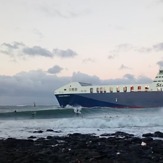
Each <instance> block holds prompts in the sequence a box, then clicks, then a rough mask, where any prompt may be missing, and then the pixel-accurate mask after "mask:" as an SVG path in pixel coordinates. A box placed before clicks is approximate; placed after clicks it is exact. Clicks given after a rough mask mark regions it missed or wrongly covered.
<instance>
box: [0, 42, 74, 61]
mask: <svg viewBox="0 0 163 163" xmlns="http://www.w3.org/2000/svg"><path fill="white" fill-rule="evenodd" d="M0 52H2V53H4V54H7V55H9V56H11V57H25V56H30V57H32V56H43V57H50V58H52V57H55V56H58V57H61V58H71V57H74V56H76V55H77V53H76V52H75V51H73V50H71V49H67V50H61V49H54V50H52V51H49V50H48V49H46V48H43V47H41V46H32V47H28V46H26V45H25V44H24V43H21V42H13V43H11V44H9V43H3V44H2V45H1V46H0Z"/></svg>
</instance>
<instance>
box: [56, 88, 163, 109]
mask: <svg viewBox="0 0 163 163" xmlns="http://www.w3.org/2000/svg"><path fill="white" fill-rule="evenodd" d="M55 96H56V98H57V100H58V102H59V104H60V106H61V107H65V106H66V105H71V106H82V107H116V108H126V107H129V108H145V107H160V106H163V92H157V91H156V92H155V91H153V92H118V93H79V94H62V95H61V94H56V95H55Z"/></svg>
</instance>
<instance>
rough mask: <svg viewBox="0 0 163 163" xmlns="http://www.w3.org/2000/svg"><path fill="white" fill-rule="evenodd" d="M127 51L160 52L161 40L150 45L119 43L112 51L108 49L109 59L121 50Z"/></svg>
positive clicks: (162, 46) (161, 48)
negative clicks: (139, 45)
mask: <svg viewBox="0 0 163 163" xmlns="http://www.w3.org/2000/svg"><path fill="white" fill-rule="evenodd" d="M129 51H136V52H140V53H150V52H153V51H154V52H160V51H163V42H160V43H158V44H154V45H152V46H151V47H145V46H142V47H137V46H134V45H132V44H127V43H125V44H120V45H117V46H116V47H115V48H114V49H113V50H112V51H110V54H111V55H109V57H108V58H109V59H112V58H114V57H115V56H116V55H118V54H119V53H122V52H129Z"/></svg>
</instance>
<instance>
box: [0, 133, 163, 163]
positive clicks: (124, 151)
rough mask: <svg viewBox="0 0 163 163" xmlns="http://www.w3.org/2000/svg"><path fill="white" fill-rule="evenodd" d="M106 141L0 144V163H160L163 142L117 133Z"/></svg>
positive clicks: (78, 137)
mask: <svg viewBox="0 0 163 163" xmlns="http://www.w3.org/2000/svg"><path fill="white" fill-rule="evenodd" d="M111 135H112V136H110V137H101V136H100V137H98V136H95V135H91V134H80V133H75V134H69V135H68V136H65V137H59V136H47V138H46V139H45V138H39V139H36V140H31V139H27V140H24V139H13V138H9V139H6V140H0V163H29V162H31V163H53V162H55V163H65V162H70V163H79V162H80V163H85V162H86V163H108V162H110V163H139V162H142V163H153V162H158V163H161V162H163V152H162V151H163V140H153V139H152V138H151V137H145V138H139V137H134V136H133V135H132V134H127V133H123V132H117V133H114V134H111Z"/></svg>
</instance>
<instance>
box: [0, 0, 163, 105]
mask: <svg viewBox="0 0 163 163" xmlns="http://www.w3.org/2000/svg"><path fill="white" fill-rule="evenodd" d="M161 67H163V0H132V1H131V0H48V1H47V0H39V1H37V0H12V1H11V0H0V105H20V104H32V103H33V102H34V101H35V102H36V103H38V104H46V105H48V104H56V99H55V97H54V95H53V91H54V90H55V89H56V88H58V87H60V86H62V85H63V84H66V83H67V82H70V81H84V82H92V83H93V84H119V83H131V82H133V83H138V82H141V83H145V82H151V81H152V80H153V78H154V77H155V75H156V74H157V72H158V70H159V68H161Z"/></svg>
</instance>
